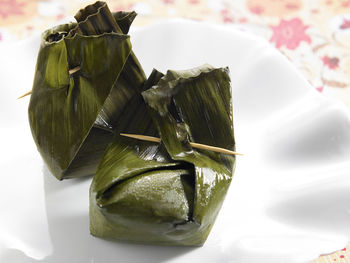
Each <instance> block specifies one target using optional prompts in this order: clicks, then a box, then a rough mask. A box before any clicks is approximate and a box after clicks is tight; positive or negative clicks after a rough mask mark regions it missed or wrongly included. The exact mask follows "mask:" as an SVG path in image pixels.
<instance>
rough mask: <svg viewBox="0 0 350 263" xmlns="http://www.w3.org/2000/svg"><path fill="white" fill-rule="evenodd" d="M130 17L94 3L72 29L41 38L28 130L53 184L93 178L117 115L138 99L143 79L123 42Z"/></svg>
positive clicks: (67, 27)
mask: <svg viewBox="0 0 350 263" xmlns="http://www.w3.org/2000/svg"><path fill="white" fill-rule="evenodd" d="M135 15H136V14H135V12H130V13H128V12H117V13H114V14H112V13H111V12H110V11H109V9H108V7H107V5H106V4H105V3H104V2H96V3H95V4H93V5H90V6H87V7H86V8H85V9H83V10H80V11H79V12H78V13H77V15H76V19H77V23H71V24H65V25H61V26H58V27H55V28H53V29H49V30H47V31H46V32H44V33H43V35H42V40H41V46H40V51H39V55H38V60H37V66H36V72H35V77H34V84H33V90H32V95H31V100H30V104H29V123H30V127H31V131H32V134H33V138H34V141H35V143H36V145H37V147H38V150H39V152H40V153H41V155H42V157H43V159H44V161H45V162H46V164H47V166H48V167H49V169H50V171H51V172H52V173H53V174H54V175H55V176H56V177H57V178H58V179H64V178H72V177H80V176H86V175H91V174H94V173H95V171H96V167H97V165H98V163H99V161H100V158H101V156H102V154H103V152H104V150H105V148H106V146H107V145H108V143H110V142H111V140H112V138H113V133H114V131H115V127H116V125H117V123H118V121H119V117H120V115H121V114H122V112H123V110H124V108H125V107H126V105H127V104H128V102H129V100H130V99H131V98H132V97H133V96H135V94H140V92H141V89H142V87H143V84H144V81H145V75H144V72H143V70H142V68H141V66H140V64H139V62H138V60H137V59H136V57H135V55H134V53H133V52H132V50H131V44H130V39H129V36H128V35H126V34H127V32H128V30H129V27H130V24H131V23H132V21H133V19H134V18H135ZM75 68H78V70H77V71H76V72H75V73H72V74H70V73H69V71H70V70H71V69H75Z"/></svg>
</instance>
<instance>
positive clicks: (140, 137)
mask: <svg viewBox="0 0 350 263" xmlns="http://www.w3.org/2000/svg"><path fill="white" fill-rule="evenodd" d="M120 135H121V136H125V137H129V138H133V139H138V140H142V141H148V142H161V139H160V138H157V137H152V136H146V135H139V134H128V133H121V134H120ZM190 145H191V146H192V147H193V148H197V149H203V150H208V151H213V152H219V153H225V154H230V155H243V154H241V153H237V152H233V151H230V150H227V149H224V148H219V147H215V146H210V145H205V144H201V143H195V142H190Z"/></svg>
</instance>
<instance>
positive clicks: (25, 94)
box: [17, 91, 32, 100]
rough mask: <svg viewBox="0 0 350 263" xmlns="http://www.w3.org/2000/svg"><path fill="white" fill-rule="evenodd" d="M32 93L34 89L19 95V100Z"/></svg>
mask: <svg viewBox="0 0 350 263" xmlns="http://www.w3.org/2000/svg"><path fill="white" fill-rule="evenodd" d="M30 94H32V91H28V92H26V93H24V94H23V95H22V96H19V97H18V98H17V99H18V100H19V99H22V98H24V97H26V96H28V95H30Z"/></svg>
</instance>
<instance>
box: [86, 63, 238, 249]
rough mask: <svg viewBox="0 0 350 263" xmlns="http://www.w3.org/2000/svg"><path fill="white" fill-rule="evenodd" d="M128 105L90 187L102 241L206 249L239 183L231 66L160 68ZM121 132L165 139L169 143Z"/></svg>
mask: <svg viewBox="0 0 350 263" xmlns="http://www.w3.org/2000/svg"><path fill="white" fill-rule="evenodd" d="M144 89H145V91H143V92H142V97H141V96H135V98H134V99H133V100H132V101H131V102H130V104H129V105H128V108H127V110H126V111H125V113H124V114H123V116H122V118H120V120H119V123H118V128H117V129H116V134H115V136H114V139H113V142H112V143H111V144H110V145H109V146H108V147H107V149H106V152H105V154H104V156H103V158H102V160H101V163H100V165H99V167H98V169H97V172H96V175H95V177H94V178H93V182H92V184H91V187H90V232H91V234H92V235H94V236H97V237H102V238H113V239H118V240H125V241H129V242H141V243H151V244H161V245H184V246H201V245H203V243H204V242H205V240H206V239H207V236H208V234H209V232H210V230H211V228H212V226H213V224H214V221H215V219H216V216H217V215H218V212H219V210H220V208H221V205H222V203H223V201H224V198H225V195H226V192H227V190H228V188H229V185H230V182H231V180H232V176H233V171H234V166H235V157H234V156H231V155H226V154H222V153H217V152H212V151H208V150H197V149H194V148H192V147H191V145H190V142H197V143H203V144H206V145H212V146H218V147H222V148H226V149H229V150H234V149H235V140H234V135H233V119H232V102H231V98H232V95H231V87H230V78H229V73H228V68H217V69H216V68H213V67H211V66H209V65H204V66H202V67H200V68H195V69H192V70H187V71H172V70H169V71H168V72H167V74H166V75H163V74H162V73H160V72H158V71H156V70H154V71H153V72H152V74H151V76H150V77H149V79H148V80H147V81H146V83H145V86H144ZM119 133H130V134H142V135H149V136H155V137H160V138H161V143H156V142H146V141H140V140H135V139H131V138H126V137H122V136H120V135H119Z"/></svg>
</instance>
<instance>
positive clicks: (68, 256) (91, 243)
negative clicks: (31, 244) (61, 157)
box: [0, 166, 198, 263]
mask: <svg viewBox="0 0 350 263" xmlns="http://www.w3.org/2000/svg"><path fill="white" fill-rule="evenodd" d="M43 180H44V188H45V205H46V213H47V220H48V227H49V229H48V231H49V234H50V237H51V243H52V248H53V252H52V254H51V255H49V256H47V257H45V258H44V259H42V260H36V259H33V258H31V257H28V256H27V255H25V254H24V253H23V252H22V251H20V250H17V249H8V250H6V252H5V253H4V254H3V255H2V256H0V262H6V263H12V262H13V263H14V262H16V263H18V262H21V263H32V262H35V263H36V262H42V263H46V262H47V263H62V262H75V263H87V262H94V263H108V262H143V263H151V262H152V263H157V262H164V261H167V260H170V259H172V258H176V257H179V256H182V255H184V254H186V253H188V252H191V251H193V250H195V249H198V248H196V247H167V246H164V247H163V246H151V245H141V244H128V243H122V242H117V241H107V240H103V239H99V238H95V237H93V236H91V235H90V232H89V215H88V209H86V207H87V203H88V190H89V185H90V182H91V178H83V179H72V180H65V181H61V182H60V181H57V180H56V179H55V178H54V177H53V175H52V174H51V173H50V172H49V171H48V169H47V167H46V166H44V167H43ZM74 196H76V199H77V200H73V198H72V197H74ZM79 205H80V206H83V208H79ZM65 208H67V209H65ZM73 208H77V210H78V211H72V209H73Z"/></svg>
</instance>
